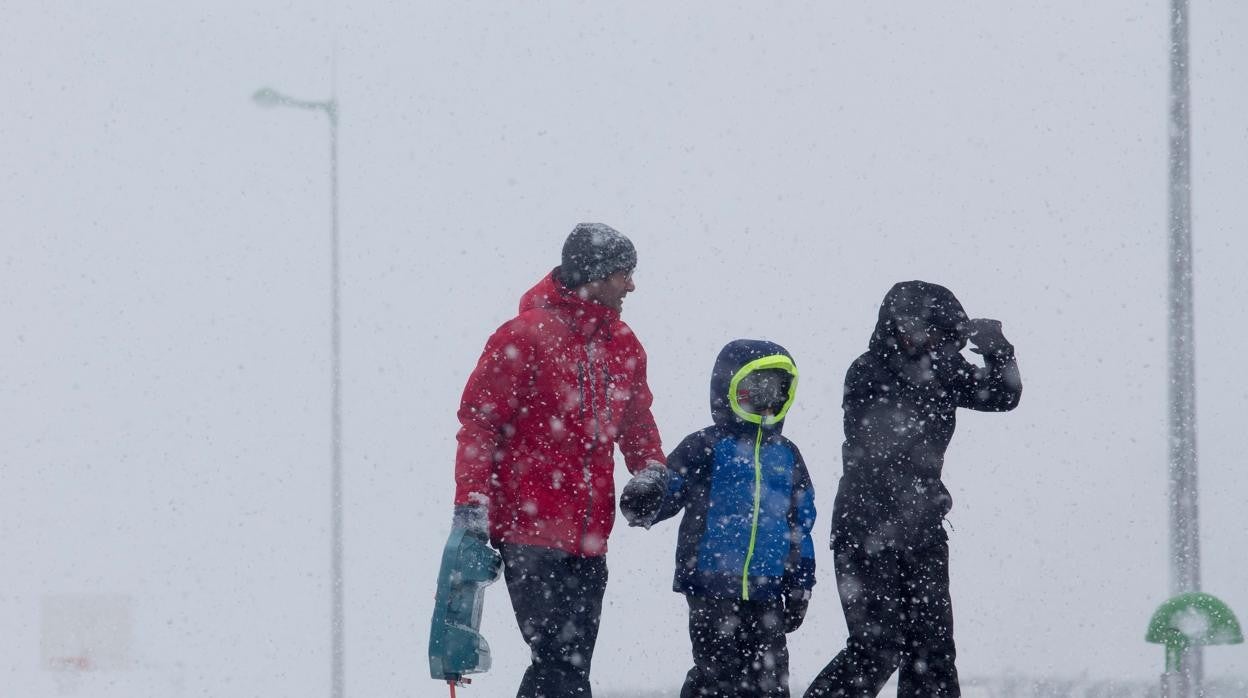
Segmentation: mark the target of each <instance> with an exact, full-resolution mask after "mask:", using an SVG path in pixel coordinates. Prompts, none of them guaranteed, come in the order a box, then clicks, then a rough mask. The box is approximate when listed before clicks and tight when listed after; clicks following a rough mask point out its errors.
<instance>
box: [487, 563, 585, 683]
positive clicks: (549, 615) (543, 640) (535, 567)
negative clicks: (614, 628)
mask: <svg viewBox="0 0 1248 698" xmlns="http://www.w3.org/2000/svg"><path fill="white" fill-rule="evenodd" d="M499 552H501V553H502V555H503V577H504V579H506V580H507V592H508V594H510V595H511V605H512V608H514V609H515V612H516V623H517V624H518V625H519V626H520V634H521V635H523V636H524V641H525V642H526V643H528V645H529V650H530V651H531V653H532V662H531V663H530V665H529V668H528V670H527V671H525V672H524V680H522V681H521V682H520V690H519V691H518V692H517V693H516V698H572V697H575V698H591V697H592V695H593V694H592V692H591V691H590V688H589V665H590V661H591V660H592V659H593V656H594V643H595V642H597V640H598V620H599V618H600V617H601V616H602V595H603V592H605V591H606V588H607V559H606V558H605V557H579V556H576V555H570V554H568V553H565V552H563V551H561V550H555V549H553V548H542V547H537V546H531V545H511V544H503V545H501V546H500V547H499Z"/></svg>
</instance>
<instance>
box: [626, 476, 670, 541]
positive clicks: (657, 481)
mask: <svg viewBox="0 0 1248 698" xmlns="http://www.w3.org/2000/svg"><path fill="white" fill-rule="evenodd" d="M668 477H669V472H668V470H667V467H666V466H665V465H663V464H662V463H658V462H655V461H651V462H650V463H649V464H648V465H647V466H646V469H645V470H642V471H641V472H639V473H637V474H636V475H634V476H633V478H632V479H631V480H629V481H628V484H627V485H624V491H623V492H621V493H620V513H622V514H624V518H625V519H626V520H627V521H628V525H629V526H641V527H643V528H650V526H652V525H653V524H654V519H655V517H657V516H658V515H659V509H660V508H661V507H662V506H663V498H664V497H666V496H667V480H668Z"/></svg>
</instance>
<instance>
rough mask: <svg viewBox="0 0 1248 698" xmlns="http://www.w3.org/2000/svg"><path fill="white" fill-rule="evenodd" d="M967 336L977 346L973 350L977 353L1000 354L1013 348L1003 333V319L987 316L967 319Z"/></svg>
mask: <svg viewBox="0 0 1248 698" xmlns="http://www.w3.org/2000/svg"><path fill="white" fill-rule="evenodd" d="M966 338H967V339H968V340H970V342H971V343H972V344H974V345H975V346H974V347H972V348H971V351H973V352H975V353H976V354H1000V353H1002V352H1005V351H1008V350H1011V349H1013V348H1014V345H1012V344H1010V343H1009V342H1008V341H1007V340H1006V339H1005V335H1004V334H1002V333H1001V321H1000V320H989V319H987V318H975V319H974V320H967V321H966Z"/></svg>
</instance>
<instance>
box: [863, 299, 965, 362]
mask: <svg viewBox="0 0 1248 698" xmlns="http://www.w3.org/2000/svg"><path fill="white" fill-rule="evenodd" d="M906 317H917V318H922V319H924V320H926V321H927V322H928V323H929V324H931V325H933V326H936V327H939V328H941V329H944V330H948V331H950V332H953V333H956V334H962V328H963V326H964V323H965V322H966V320H967V317H966V311H965V310H963V309H962V304H961V303H960V302H958V299H957V297H956V296H954V295H953V291H950V290H949V289H947V288H945V287H944V286H941V285H939V284H933V283H929V282H927V281H902V282H900V283H896V284H893V287H892V288H891V289H889V291H888V293H887V294H885V296H884V302H883V303H881V304H880V318H879V320H878V321H877V322H876V323H875V332H873V333H872V334H871V343H870V347H869V348H870V351H871V353H872V354H875V355H876V356H880V357H883V358H887V357H891V356H895V355H897V354H900V353H901V352H900V351H899V350H898V348H897V320H898V319H899V318H906Z"/></svg>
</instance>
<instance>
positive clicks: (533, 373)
mask: <svg viewBox="0 0 1248 698" xmlns="http://www.w3.org/2000/svg"><path fill="white" fill-rule="evenodd" d="M561 262H562V263H561V264H560V265H559V266H558V267H556V268H555V269H554V270H553V271H552V272H551V273H549V274H547V275H546V277H545V278H543V279H542V280H541V281H539V282H538V283H537V285H536V286H534V287H533V288H532V289H530V290H529V291H528V292H527V293H525V294H524V296H523V297H522V298H521V299H520V313H519V315H517V316H516V317H515V318H513V319H511V320H509V321H507V322H506V323H504V324H503V326H502V327H500V328H498V330H497V331H496V332H495V333H494V334H493V336H491V337H490V339H489V341H488V342H487V343H486V346H485V351H484V352H482V354H481V358H480V360H479V361H478V362H477V367H476V369H475V370H473V372H472V375H471V376H470V377H469V379H468V385H467V387H465V388H464V396H463V400H462V401H461V403H460V407H459V421H460V424H461V427H460V430H459V435H458V440H459V447H458V452H457V454H456V460H455V484H456V488H455V515H454V524H455V525H456V526H459V527H462V528H465V529H467V530H468V531H470V532H474V533H477V534H478V535H481V536H483V537H484V536H488V537H489V540H490V542H491V543H492V544H493V545H494V546H495V547H497V548H498V550H499V552H500V553H501V554H502V556H503V563H504V567H503V570H504V578H505V579H506V581H507V590H508V592H509V593H510V595H511V602H512V606H513V607H514V608H515V613H516V622H517V623H518V624H519V626H520V632H521V633H522V634H523V635H524V640H525V642H527V643H528V645H529V647H530V649H531V650H532V664H531V665H530V666H529V669H528V671H526V672H525V675H524V680H523V682H522V683H521V684H520V690H519V692H518V693H517V697H518V698H530V697H533V698H536V697H537V696H542V697H544V698H562V697H564V696H576V697H577V698H589V697H590V696H591V692H590V687H589V670H590V660H591V659H592V657H593V652H594V643H595V641H596V640H597V637H598V621H599V617H600V616H601V612H602V596H603V592H604V591H605V589H606V583H607V565H606V552H607V537H608V536H609V535H610V533H611V527H612V525H613V523H614V521H615V484H614V476H613V473H614V466H615V460H614V454H615V444H617V443H618V444H619V446H620V450H621V451H622V452H623V454H624V460H625V464H626V465H627V467H628V469H629V471H630V472H633V473H638V472H641V471H643V470H646V469H652V471H653V472H652V473H650V475H652V476H653V477H648V478H645V479H646V480H650V481H654V482H656V483H658V484H657V485H656V486H662V482H663V480H664V479H665V478H664V477H663V476H664V475H665V474H666V469H665V468H664V466H663V462H664V456H663V448H662V444H661V443H660V441H659V433H658V429H657V428H656V427H655V425H654V417H653V416H652V415H651V414H650V403H651V394H650V388H649V386H647V384H646V353H645V350H644V349H642V347H641V342H639V341H638V340H637V337H636V336H635V335H634V334H633V332H632V330H631V329H629V327H628V325H626V324H624V322H623V321H621V320H620V310H621V309H622V307H623V302H624V297H625V296H626V295H628V294H629V293H630V292H631V291H633V290H634V288H635V287H634V285H633V279H632V274H633V268H634V267H635V266H636V265H637V252H636V250H635V249H634V247H633V243H632V242H631V241H629V239H628V238H626V237H624V236H623V235H622V234H620V233H619V232H618V231H616V230H615V229H613V228H611V227H610V226H607V225H603V224H601V223H582V224H580V225H578V226H576V228H575V229H574V230H573V231H572V233H571V234H570V235H569V236H568V238H567V240H566V241H565V242H564V245H563V255H562V260H561Z"/></svg>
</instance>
